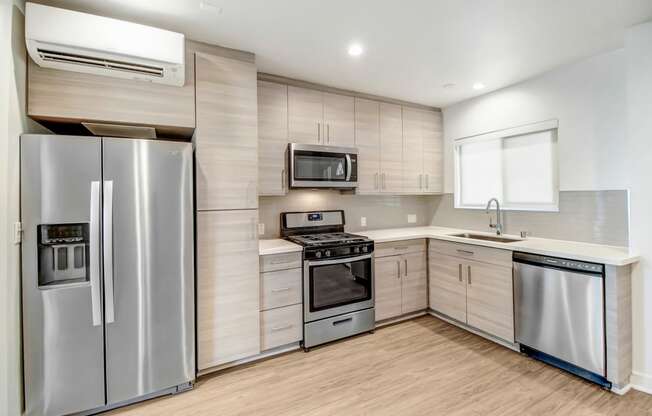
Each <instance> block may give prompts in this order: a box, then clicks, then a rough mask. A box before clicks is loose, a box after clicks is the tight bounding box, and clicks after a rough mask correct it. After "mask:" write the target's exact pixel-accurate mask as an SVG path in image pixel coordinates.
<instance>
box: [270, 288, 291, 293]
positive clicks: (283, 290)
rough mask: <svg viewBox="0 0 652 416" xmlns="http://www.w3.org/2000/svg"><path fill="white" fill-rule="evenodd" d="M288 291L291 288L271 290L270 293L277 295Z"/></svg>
mask: <svg viewBox="0 0 652 416" xmlns="http://www.w3.org/2000/svg"><path fill="white" fill-rule="evenodd" d="M290 289H291V288H289V287H279V288H278V289H272V292H274V293H278V292H287V291H288V290H290Z"/></svg>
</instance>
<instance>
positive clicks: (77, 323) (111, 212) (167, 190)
mask: <svg viewBox="0 0 652 416" xmlns="http://www.w3.org/2000/svg"><path fill="white" fill-rule="evenodd" d="M20 170H21V214H22V223H23V243H22V301H23V353H24V374H25V406H26V414H27V415H63V414H69V413H75V412H85V411H89V410H91V411H92V410H102V409H105V408H107V407H114V406H116V405H118V404H124V403H126V402H130V401H135V400H138V399H140V398H145V397H152V396H155V395H158V394H164V393H171V392H176V391H180V390H181V389H185V388H188V387H190V386H191V382H192V380H193V379H194V377H195V335H194V334H195V319H194V309H195V306H194V299H195V297H194V259H193V256H194V247H193V234H194V232H193V176H192V146H191V144H190V143H181V142H172V141H156V140H134V139H117V138H99V137H73V136H56V135H24V136H22V137H21V161H20Z"/></svg>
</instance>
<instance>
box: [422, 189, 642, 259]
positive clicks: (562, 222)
mask: <svg viewBox="0 0 652 416" xmlns="http://www.w3.org/2000/svg"><path fill="white" fill-rule="evenodd" d="M494 212H495V211H494V210H492V218H493V217H494V216H495V214H494ZM494 220H495V218H494ZM628 223H629V210H628V196H627V191H622V190H621V191H562V192H560V193H559V212H534V211H504V212H503V226H504V232H505V234H516V235H518V234H519V233H520V232H521V231H529V232H530V233H531V235H532V236H533V237H542V238H553V239H557V240H572V241H582V242H587V243H596V244H609V245H617V246H627V245H629V242H628V240H629V230H628ZM430 224H432V225H438V226H442V227H455V228H467V229H471V230H476V231H490V229H489V215H487V214H486V213H485V211H484V209H482V210H477V209H455V208H454V207H453V194H444V195H440V196H437V200H436V201H435V206H434V210H433V213H432V221H431V222H430Z"/></svg>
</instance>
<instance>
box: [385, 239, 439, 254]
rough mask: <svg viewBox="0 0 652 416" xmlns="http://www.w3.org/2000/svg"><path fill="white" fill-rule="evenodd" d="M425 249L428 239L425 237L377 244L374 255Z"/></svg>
mask: <svg viewBox="0 0 652 416" xmlns="http://www.w3.org/2000/svg"><path fill="white" fill-rule="evenodd" d="M425 250H426V240H425V239H423V238H421V239H417V240H404V241H390V242H387V243H378V244H376V246H375V248H374V255H375V256H376V257H387V256H395V255H398V254H405V253H418V252H420V251H425Z"/></svg>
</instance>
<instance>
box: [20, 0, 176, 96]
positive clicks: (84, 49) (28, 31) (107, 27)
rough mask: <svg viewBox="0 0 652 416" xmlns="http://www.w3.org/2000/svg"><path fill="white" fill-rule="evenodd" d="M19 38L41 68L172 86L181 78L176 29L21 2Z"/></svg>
mask: <svg viewBox="0 0 652 416" xmlns="http://www.w3.org/2000/svg"><path fill="white" fill-rule="evenodd" d="M25 40H26V42H27V50H28V52H29V55H30V56H31V57H32V59H33V60H34V62H36V63H37V64H38V65H40V66H42V67H45V68H54V69H62V70H67V71H75V72H83V73H87V74H96V75H106V76H110V77H118V78H127V79H136V80H142V81H150V82H157V83H161V84H167V85H176V86H182V85H183V84H184V83H185V66H184V63H185V59H184V58H185V41H184V35H183V34H181V33H175V32H170V31H168V30H163V29H158V28H154V27H150V26H145V25H141V24H137V23H131V22H125V21H122V20H117V19H111V18H108V17H102V16H95V15H92V14H87V13H80V12H76V11H72V10H65V9H59V8H56V7H50V6H44V5H41V4H36V3H27V4H26V8H25Z"/></svg>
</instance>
